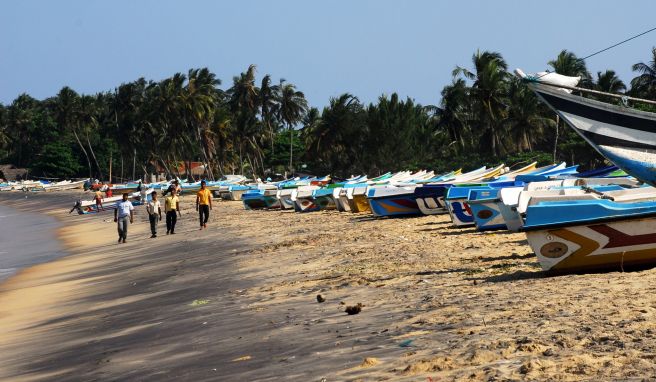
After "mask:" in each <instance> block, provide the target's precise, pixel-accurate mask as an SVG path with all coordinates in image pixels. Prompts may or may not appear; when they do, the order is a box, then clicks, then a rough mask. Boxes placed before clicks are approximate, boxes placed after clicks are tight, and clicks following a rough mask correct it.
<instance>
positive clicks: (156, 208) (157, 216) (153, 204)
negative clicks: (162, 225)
mask: <svg viewBox="0 0 656 382" xmlns="http://www.w3.org/2000/svg"><path fill="white" fill-rule="evenodd" d="M151 198H152V199H151V200H150V201H149V202H146V212H148V220H149V221H150V233H151V234H152V235H151V236H150V238H151V239H152V238H155V237H157V222H158V221H160V220H162V207H161V205H160V204H159V200H157V193H156V192H153V193H152V194H151Z"/></svg>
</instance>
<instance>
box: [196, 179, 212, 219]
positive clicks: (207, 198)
mask: <svg viewBox="0 0 656 382" xmlns="http://www.w3.org/2000/svg"><path fill="white" fill-rule="evenodd" d="M205 185H206V183H205V181H204V180H203V181H201V182H200V190H198V192H197V193H196V211H198V216H199V218H200V229H203V228H207V219H209V217H210V210H211V209H212V192H210V190H209V189H208V188H207V187H206V186H205Z"/></svg>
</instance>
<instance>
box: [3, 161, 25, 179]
mask: <svg viewBox="0 0 656 382" xmlns="http://www.w3.org/2000/svg"><path fill="white" fill-rule="evenodd" d="M26 176H27V169H26V168H18V167H16V166H14V165H13V164H0V178H3V179H6V180H22V179H25V177H26Z"/></svg>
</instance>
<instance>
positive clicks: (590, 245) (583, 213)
mask: <svg viewBox="0 0 656 382" xmlns="http://www.w3.org/2000/svg"><path fill="white" fill-rule="evenodd" d="M632 191H634V190H632ZM655 191H656V190H654V189H653V188H652V189H651V190H648V192H647V194H648V193H649V192H651V198H650V197H648V196H647V195H645V196H646V198H643V199H642V200H640V199H637V200H640V201H627V202H618V201H613V200H610V199H593V200H572V201H556V202H541V203H537V204H534V205H531V206H529V207H528V208H527V211H526V222H525V225H524V227H523V228H522V230H523V231H524V232H526V236H527V239H528V242H529V245H530V246H531V248H532V249H533V251H534V252H535V254H536V255H537V257H538V260H539V262H540V265H541V266H542V269H543V270H545V271H557V272H571V271H587V270H593V269H609V268H610V269H616V270H618V271H622V270H624V268H625V267H629V266H636V265H639V266H644V265H647V264H649V265H653V264H656V192H655Z"/></svg>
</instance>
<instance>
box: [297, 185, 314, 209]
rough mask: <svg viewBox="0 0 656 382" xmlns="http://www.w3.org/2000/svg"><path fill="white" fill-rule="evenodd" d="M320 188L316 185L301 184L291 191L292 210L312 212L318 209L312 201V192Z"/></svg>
mask: <svg viewBox="0 0 656 382" xmlns="http://www.w3.org/2000/svg"><path fill="white" fill-rule="evenodd" d="M319 190H321V187H319V186H317V185H312V186H301V187H298V188H297V189H296V190H294V191H293V192H292V201H293V203H294V211H296V212H313V211H319V210H320V207H319V206H318V205H317V204H315V203H314V198H313V194H314V192H315V191H319Z"/></svg>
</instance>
